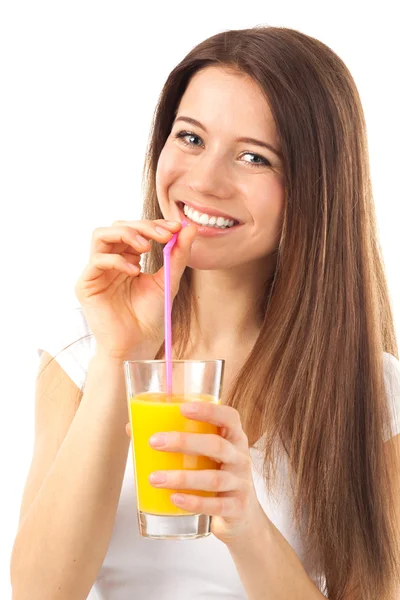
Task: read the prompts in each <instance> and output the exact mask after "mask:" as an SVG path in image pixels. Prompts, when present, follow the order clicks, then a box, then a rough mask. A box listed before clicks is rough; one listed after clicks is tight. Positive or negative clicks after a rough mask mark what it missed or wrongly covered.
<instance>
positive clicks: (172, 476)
mask: <svg viewBox="0 0 400 600" xmlns="http://www.w3.org/2000/svg"><path fill="white" fill-rule="evenodd" d="M149 481H150V484H151V485H152V486H153V487H157V488H167V489H171V490H203V491H205V492H232V491H234V490H242V489H244V482H243V479H239V478H238V477H236V476H235V475H233V473H229V471H221V470H219V469H208V470H200V471H194V470H190V469H187V470H185V471H155V472H154V473H151V474H150V476H149Z"/></svg>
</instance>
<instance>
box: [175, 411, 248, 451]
mask: <svg viewBox="0 0 400 600" xmlns="http://www.w3.org/2000/svg"><path fill="white" fill-rule="evenodd" d="M180 410H181V413H182V415H184V416H185V417H187V418H189V419H192V420H194V421H202V422H204V423H211V424H212V425H218V427H220V428H222V429H223V431H221V432H220V434H221V435H222V437H224V438H226V439H227V440H228V441H230V442H232V444H238V445H240V446H243V448H244V447H246V448H248V446H249V441H248V438H247V435H246V434H245V432H244V431H243V428H242V422H241V418H240V414H239V412H238V411H237V410H236V408H233V407H232V406H226V405H224V404H216V403H213V402H185V403H184V404H181V406H180Z"/></svg>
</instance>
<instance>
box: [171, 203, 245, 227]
mask: <svg viewBox="0 0 400 600" xmlns="http://www.w3.org/2000/svg"><path fill="white" fill-rule="evenodd" d="M177 205H178V207H179V209H180V210H181V211H182V213H183V214H184V215H185V217H186V218H187V219H189V221H192V222H193V223H195V224H196V225H199V227H207V228H210V229H232V228H233V227H236V226H237V225H240V223H239V221H237V220H236V219H231V218H229V217H223V216H217V215H212V214H208V213H200V212H199V211H197V210H195V209H194V208H193V207H191V206H189V205H188V204H185V203H184V202H177Z"/></svg>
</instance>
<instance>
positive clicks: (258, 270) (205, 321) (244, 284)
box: [191, 259, 270, 354]
mask: <svg viewBox="0 0 400 600" xmlns="http://www.w3.org/2000/svg"><path fill="white" fill-rule="evenodd" d="M269 275H270V270H269V272H268V269H266V265H265V259H264V261H263V263H262V264H261V262H258V263H257V264H253V265H252V266H251V267H250V266H249V265H241V266H240V267H236V268H235V269H227V270H209V271H202V270H198V269H194V270H193V272H192V293H193V297H194V299H195V307H196V315H197V320H196V318H195V317H193V320H192V326H191V331H192V340H193V342H192V343H193V346H194V347H196V348H200V349H201V350H202V351H203V352H205V353H210V354H212V353H215V352H217V351H218V350H220V349H222V348H224V349H227V348H230V349H231V351H232V352H233V353H235V352H236V351H237V350H239V349H243V348H248V347H249V345H252V344H254V342H255V340H256V338H257V336H258V334H259V331H260V329H261V325H262V320H263V316H262V315H261V314H260V308H259V304H260V298H261V297H262V295H263V294H264V290H265V284H266V280H267V279H268V277H269Z"/></svg>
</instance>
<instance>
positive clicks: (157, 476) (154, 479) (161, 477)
mask: <svg viewBox="0 0 400 600" xmlns="http://www.w3.org/2000/svg"><path fill="white" fill-rule="evenodd" d="M149 479H150V483H155V484H160V483H166V481H167V475H166V473H164V471H156V472H155V473H150V477H149Z"/></svg>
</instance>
